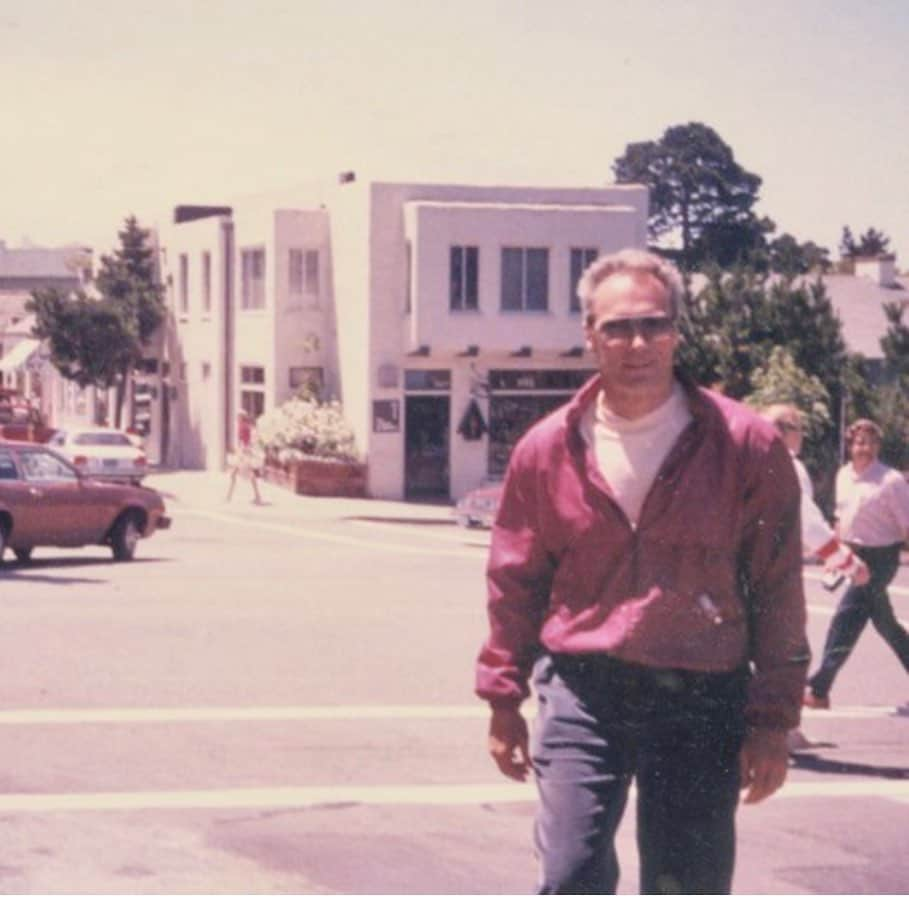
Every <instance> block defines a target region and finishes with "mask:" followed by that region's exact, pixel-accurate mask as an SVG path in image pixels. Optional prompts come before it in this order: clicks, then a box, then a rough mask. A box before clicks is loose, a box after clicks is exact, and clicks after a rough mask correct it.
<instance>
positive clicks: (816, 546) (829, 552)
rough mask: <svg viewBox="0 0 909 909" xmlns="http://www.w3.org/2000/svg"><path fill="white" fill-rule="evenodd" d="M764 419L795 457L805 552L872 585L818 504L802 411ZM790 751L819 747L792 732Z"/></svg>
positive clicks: (783, 408) (780, 410)
mask: <svg viewBox="0 0 909 909" xmlns="http://www.w3.org/2000/svg"><path fill="white" fill-rule="evenodd" d="M761 416H763V417H764V419H765V420H767V421H769V422H770V423H772V424H773V426H774V427H775V428H776V430H777V432H779V434H780V438H781V439H782V440H783V444H784V445H785V446H786V448H787V449H788V451H789V454H790V455H792V464H793V466H794V467H795V473H796V476H797V477H798V480H799V488H800V491H801V509H800V515H801V524H802V550H803V552H804V554H805V555H807V556H811V557H814V558H817V559H820V560H821V561H822V562H823V563H824V570H825V572H827V573H829V574H830V575H834V576H835V575H842V576H844V577H845V578H847V579H848V581H849V583H852V584H856V585H861V584H866V583H867V582H868V578H869V573H868V566H867V565H866V564H865V563H864V562H863V561H862V560H861V559H860V558H859V557H858V556H857V555H855V553H853V551H852V550H851V549H850V548H849V547H848V546H846V545H845V544H844V543H842V542H841V541H840V540H839V538H838V537H837V535H836V532H835V531H834V530H833V528H832V527H831V526H830V525H829V524H828V523H827V519H826V518H825V517H824V515H823V513H822V512H821V510H820V508H818V506H817V503H816V502H815V501H814V486H813V484H812V482H811V476H810V474H809V473H808V468H807V467H805V465H804V464H803V463H802V460H801V458H800V457H799V455H800V454H801V451H802V441H803V440H804V424H803V423H802V415H801V413H800V412H799V409H798V408H797V407H796V406H795V405H794V404H790V403H779V404H771V405H770V406H769V407H765V408H764V409H763V410H762V411H761ZM787 744H788V747H789V751H790V752H794V751H800V750H802V749H805V748H811V747H815V746H814V744H813V743H812V742H811V741H810V740H809V739H808V738H807V737H806V736H805V734H804V733H803V732H802V730H801V729H790V730H789V734H788V736H787Z"/></svg>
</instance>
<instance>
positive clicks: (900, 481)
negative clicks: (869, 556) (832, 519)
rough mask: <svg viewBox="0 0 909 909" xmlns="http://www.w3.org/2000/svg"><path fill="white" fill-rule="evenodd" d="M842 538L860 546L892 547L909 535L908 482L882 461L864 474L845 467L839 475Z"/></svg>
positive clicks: (837, 479) (873, 463)
mask: <svg viewBox="0 0 909 909" xmlns="http://www.w3.org/2000/svg"><path fill="white" fill-rule="evenodd" d="M836 516H837V520H838V522H839V533H840V539H843V540H846V541H847V542H849V543H855V544H857V545H859V546H891V545H892V544H894V543H901V542H903V541H904V540H905V539H906V537H907V536H909V483H907V482H906V480H905V479H904V478H903V475H902V474H901V473H900V472H899V471H897V470H894V469H893V468H892V467H888V466H887V465H886V464H883V463H881V462H880V461H877V460H875V461H872V463H871V464H869V465H868V467H866V468H865V470H863V471H862V472H861V473H857V472H856V470H855V468H854V467H853V466H852V464H844V465H843V466H842V467H841V468H840V469H839V472H838V473H837V475H836Z"/></svg>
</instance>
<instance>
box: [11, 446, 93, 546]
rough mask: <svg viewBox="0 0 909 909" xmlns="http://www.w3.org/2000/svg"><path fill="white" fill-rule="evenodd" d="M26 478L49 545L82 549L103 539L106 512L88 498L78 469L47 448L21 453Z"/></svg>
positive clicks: (36, 518) (34, 515) (37, 519)
mask: <svg viewBox="0 0 909 909" xmlns="http://www.w3.org/2000/svg"><path fill="white" fill-rule="evenodd" d="M19 464H20V467H21V471H22V475H23V477H24V479H25V481H26V483H27V487H28V494H29V496H30V497H31V500H32V509H31V510H32V520H33V521H35V522H38V523H40V530H41V535H42V538H43V542H44V543H45V545H49V546H80V545H82V544H84V543H95V542H98V541H99V540H100V537H101V534H102V533H103V532H104V529H105V524H104V521H105V512H104V509H103V508H100V507H99V504H100V503H98V502H97V501H96V500H94V499H93V498H92V497H86V496H85V494H84V491H83V488H82V481H81V479H80V478H79V474H78V473H77V472H76V470H75V469H74V468H73V467H72V466H71V465H69V464H68V463H67V462H66V461H64V460H63V459H62V458H59V457H57V455H55V454H53V453H52V452H50V451H47V450H44V449H37V448H36V449H28V450H26V451H23V452H21V453H20V454H19Z"/></svg>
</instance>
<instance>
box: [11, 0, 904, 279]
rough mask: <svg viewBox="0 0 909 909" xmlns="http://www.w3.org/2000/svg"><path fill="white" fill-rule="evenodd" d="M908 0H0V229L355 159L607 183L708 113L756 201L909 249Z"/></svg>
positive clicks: (387, 170)
mask: <svg viewBox="0 0 909 909" xmlns="http://www.w3.org/2000/svg"><path fill="white" fill-rule="evenodd" d="M907 86H909V2H906V0H866V2H864V3H855V2H854V0H761V2H756V0H751V2H744V0H649V2H648V0H643V2H640V3H634V2H630V0H556V2H553V0H524V2H519V0H458V2H457V3H452V2H450V0H374V2H369V0H344V2H338V0H288V2H285V0H256V2H250V0H221V2H215V0H153V2H150V0H82V2H80V3H72V2H70V0H0V115H2V129H0V189H2V191H0V239H2V240H4V241H5V242H6V244H7V246H11V247H15V246H21V245H27V244H35V245H40V246H54V245H63V244H67V243H80V244H85V245H90V246H93V247H94V248H95V250H96V252H106V251H108V250H109V249H110V248H112V247H113V246H114V245H115V244H116V242H117V236H116V235H117V230H118V229H119V228H120V227H121V226H122V223H123V220H124V218H125V217H127V216H128V215H129V214H135V215H136V216H137V217H138V218H139V221H140V223H142V224H144V225H146V226H154V225H156V224H159V223H161V222H162V221H166V219H167V218H168V217H169V216H170V215H169V213H170V212H172V209H173V207H174V206H175V205H177V204H231V203H236V201H237V200H240V199H242V197H243V196H248V195H254V194H256V193H259V192H273V191H276V190H280V189H281V188H283V187H292V186H293V185H295V184H302V183H305V182H308V181H310V180H312V179H333V178H334V176H335V175H336V174H338V173H339V172H341V171H346V170H353V171H355V172H356V173H357V175H358V179H376V180H406V181H418V182H451V183H481V184H507V185H553V186H566V185H574V186H601V185H603V184H604V183H609V182H611V181H612V164H613V162H614V161H615V159H616V158H617V157H618V156H620V155H621V154H622V153H623V152H624V150H625V147H626V146H627V145H628V143H630V142H639V141H644V140H656V139H659V137H660V136H661V135H662V134H663V132H664V131H665V130H666V129H667V128H668V127H670V126H674V125H678V124H683V123H688V122H694V121H697V122H702V123H706V124H707V125H709V126H711V127H712V128H713V129H715V130H716V131H717V132H718V133H719V134H720V136H721V137H722V138H723V139H724V140H725V141H726V142H727V143H728V144H729V145H730V146H731V147H732V150H733V152H734V154H735V157H736V160H737V161H738V162H739V163H740V164H741V165H742V166H743V167H745V168H746V169H747V170H750V171H752V172H753V173H756V174H758V175H759V176H760V177H761V178H762V179H763V185H762V187H761V193H760V202H759V204H758V206H757V211H758V213H759V214H761V215H767V216H769V217H770V218H772V219H773V221H774V222H775V223H776V225H777V229H778V232H779V233H782V232H789V233H792V234H794V235H795V236H796V237H797V238H798V239H799V240H800V241H803V242H804V241H807V240H812V241H814V242H816V243H819V244H821V245H823V246H827V247H828V248H829V249H830V250H831V252H835V251H836V249H837V246H838V244H839V239H840V235H841V231H842V228H843V226H844V225H849V226H850V227H851V228H852V229H853V232H854V233H855V234H856V236H858V234H859V233H861V232H862V231H864V230H865V229H866V228H868V227H870V226H874V227H876V228H877V229H878V230H882V231H883V232H884V233H886V234H887V235H888V236H889V237H890V238H891V247H892V249H893V251H894V252H896V253H897V255H898V257H900V258H898V263H897V264H898V267H900V268H901V269H903V270H909V97H907Z"/></svg>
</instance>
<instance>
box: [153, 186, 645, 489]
mask: <svg viewBox="0 0 909 909" xmlns="http://www.w3.org/2000/svg"><path fill="white" fill-rule="evenodd" d="M646 217H647V194H646V190H645V189H644V188H643V187H609V188H604V189H545V188H521V187H476V186H455V185H422V184H390V183H370V182H345V183H344V184H343V185H333V186H324V187H317V188H315V190H308V191H307V192H306V194H305V195H302V194H301V195H297V196H290V195H288V196H287V197H285V198H283V199H282V198H277V199H276V198H274V197H272V198H270V199H267V198H264V199H261V200H259V201H257V202H256V203H255V204H253V203H244V204H243V205H242V206H234V208H233V215H232V216H231V217H230V218H206V219H203V220H201V221H196V222H190V223H187V224H178V225H173V226H171V227H170V228H168V229H167V230H166V234H167V240H166V244H165V245H166V246H167V253H166V272H167V275H168V281H167V283H168V288H169V291H168V296H169V301H170V306H171V308H172V311H173V316H174V321H173V333H172V338H171V340H170V342H169V351H170V357H171V359H172V360H173V365H172V370H176V374H177V376H178V378H179V376H181V375H183V376H185V379H184V380H180V382H179V387H178V390H177V401H178V406H177V407H175V408H174V413H172V416H171V423H172V426H173V429H174V438H175V442H174V444H173V445H172V447H171V448H172V452H173V457H172V458H171V463H174V464H175V465H178V466H183V467H203V466H207V467H219V466H221V465H222V464H223V463H224V461H223V456H224V453H225V445H224V444H223V443H222V442H220V441H219V437H221V436H223V435H224V433H225V428H226V434H227V437H228V441H230V440H231V439H232V426H233V423H232V421H233V418H234V416H235V414H236V410H237V409H238V408H239V406H240V404H241V402H242V401H243V400H244V398H243V393H244V391H246V392H249V391H251V390H253V388H254V387H252V386H249V385H248V384H247V385H244V384H243V383H241V382H240V376H241V369H242V367H243V366H247V367H256V368H261V369H262V370H263V372H264V375H263V376H261V378H262V379H263V382H262V384H261V386H257V387H260V388H261V391H262V395H263V400H264V407H265V408H266V409H270V408H272V407H274V406H277V405H278V404H280V403H281V402H283V401H284V400H286V399H287V398H288V397H289V396H290V395H291V394H293V393H294V391H295V389H294V388H293V387H292V383H291V378H290V376H291V369H295V370H298V371H299V370H301V369H310V368H319V369H321V370H322V374H323V376H324V380H325V385H324V393H325V396H326V397H337V398H339V399H340V400H341V401H342V403H343V408H344V413H345V417H346V419H347V421H348V422H349V423H350V425H351V426H352V428H353V430H354V433H355V436H356V439H357V445H358V448H359V450H360V452H361V454H362V455H363V456H364V457H365V458H366V459H367V461H368V465H369V493H370V494H371V495H372V496H375V497H381V498H391V499H400V498H403V497H405V496H408V495H410V496H411V497H413V496H415V495H423V494H424V493H425V494H427V495H435V496H437V497H443V498H445V497H448V498H457V497H458V496H459V495H461V494H462V493H463V492H465V491H466V490H467V489H469V488H471V487H472V486H474V485H477V484H478V483H480V482H481V481H483V479H484V478H485V477H486V475H487V474H488V473H489V472H490V469H491V467H496V466H501V464H502V463H503V457H504V456H503V455H501V452H502V451H503V450H505V449H503V448H502V443H501V440H499V441H497V442H496V443H495V445H494V446H492V447H491V446H490V437H489V434H488V433H481V434H480V435H479V437H472V436H471V434H468V435H466V436H465V435H462V434H459V433H458V427H459V425H460V423H461V421H462V419H463V418H464V416H465V415H466V414H467V412H468V409H469V408H470V407H471V406H474V407H476V408H477V410H478V412H479V414H480V416H481V418H482V420H484V421H485V422H486V424H487V425H488V424H489V423H490V421H491V420H493V421H495V420H496V419H499V422H500V423H501V419H502V414H504V413H512V412H514V413H518V412H521V413H524V412H525V411H527V407H530V409H531V410H532V409H533V407H538V408H539V407H543V406H549V404H550V403H551V404H553V405H554V404H555V403H556V401H557V400H558V401H560V400H562V399H564V398H565V397H567V396H568V395H570V394H571V392H572V390H573V388H574V387H576V385H577V384H578V382H579V381H580V380H581V378H583V376H586V375H588V374H589V373H590V371H591V370H592V368H593V363H592V361H591V360H590V358H589V356H588V355H587V354H586V353H584V352H583V349H582V344H583V337H582V326H581V318H580V314H579V313H578V312H576V311H572V308H571V296H572V292H571V290H572V289H571V286H570V285H571V282H570V280H569V251H570V249H571V248H572V247H581V248H591V247H595V248H596V249H597V250H598V251H599V252H600V253H605V252H611V251H616V250H618V249H620V248H622V247H625V246H641V245H644V244H645V242H646ZM227 223H229V225H230V226H231V227H232V231H233V242H232V260H233V261H232V262H229V261H228V259H230V257H231V252H230V251H229V250H220V249H219V246H218V242H219V237H221V238H222V239H223V236H224V234H223V230H224V225H225V224H227ZM219 232H220V233H219ZM162 233H164V232H162ZM452 245H469V246H476V247H478V248H479V256H480V270H479V306H478V309H477V310H476V311H475V312H473V311H468V312H452V311H451V308H450V302H449V256H450V247H451V246H452ZM503 246H517V247H544V248H547V249H548V250H549V287H548V290H549V294H548V296H549V308H548V310H547V311H546V312H530V311H523V312H507V311H502V307H501V289H500V286H501V248H502V247H503ZM253 248H255V249H261V250H263V251H264V254H265V273H264V281H265V287H264V306H263V307H262V308H261V309H255V310H249V309H244V308H243V306H242V281H243V265H242V261H243V256H242V253H243V250H244V249H253ZM292 249H301V250H312V251H316V252H317V253H318V268H319V271H318V293H317V294H306V293H302V294H295V293H292V291H291V288H290V278H289V274H290V272H289V259H290V252H291V250H292ZM204 250H210V251H211V253H212V255H213V264H212V273H213V282H212V296H213V305H212V311H211V313H210V314H208V315H200V306H199V302H198V299H197V298H198V296H199V294H200V293H201V291H200V289H199V286H198V280H199V271H200V267H199V262H200V257H201V254H202V252H203V251H204ZM181 255H186V256H188V261H189V263H190V281H189V287H190V294H189V297H190V299H189V307H188V311H187V312H185V313H184V312H181V311H180V307H179V300H178V299H177V298H176V297H175V294H176V293H177V292H178V291H179V262H180V258H179V257H180V256H181ZM223 272H229V273H230V275H231V283H232V289H231V288H229V287H227V286H226V285H225V284H224V283H223V282H222V281H221V280H220V276H221V274H222V273H223ZM216 276H218V277H216ZM471 348H474V349H471ZM524 349H526V350H524ZM180 363H185V369H183V370H181V369H180V367H179V364H180ZM205 363H208V364H209V366H210V372H209V379H208V380H206V379H205V378H204V377H203V364H205ZM219 369H220V372H219ZM494 376H498V377H499V378H498V381H499V382H500V386H501V387H498V388H490V379H491V377H494ZM553 381H554V382H556V383H557V384H558V383H560V382H561V383H563V385H562V387H543V386H544V385H546V383H551V382H553ZM565 383H567V384H565ZM525 404H527V407H525V406H524V405H525ZM531 405H532V406H531ZM527 412H529V411H527ZM497 414H498V417H497V416H496V415H497ZM525 415H526V414H525ZM499 428H500V429H501V427H499ZM499 435H500V436H501V432H500V433H499ZM493 450H495V451H497V452H499V455H497V456H496V457H493V456H492V455H491V452H492V451H493ZM506 454H507V451H506ZM496 458H498V460H497V459H496ZM424 462H425V463H424ZM424 471H425V472H426V475H427V476H429V477H431V478H434V479H433V480H432V483H436V486H432V483H430V484H429V486H428V487H427V488H426V489H424V488H423V486H422V485H421V483H422V482H423V481H422V480H420V479H419V478H420V477H421V476H422V474H423V472H424ZM433 471H435V473H433ZM415 478H417V479H415ZM439 484H441V485H439ZM430 487H432V488H430Z"/></svg>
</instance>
